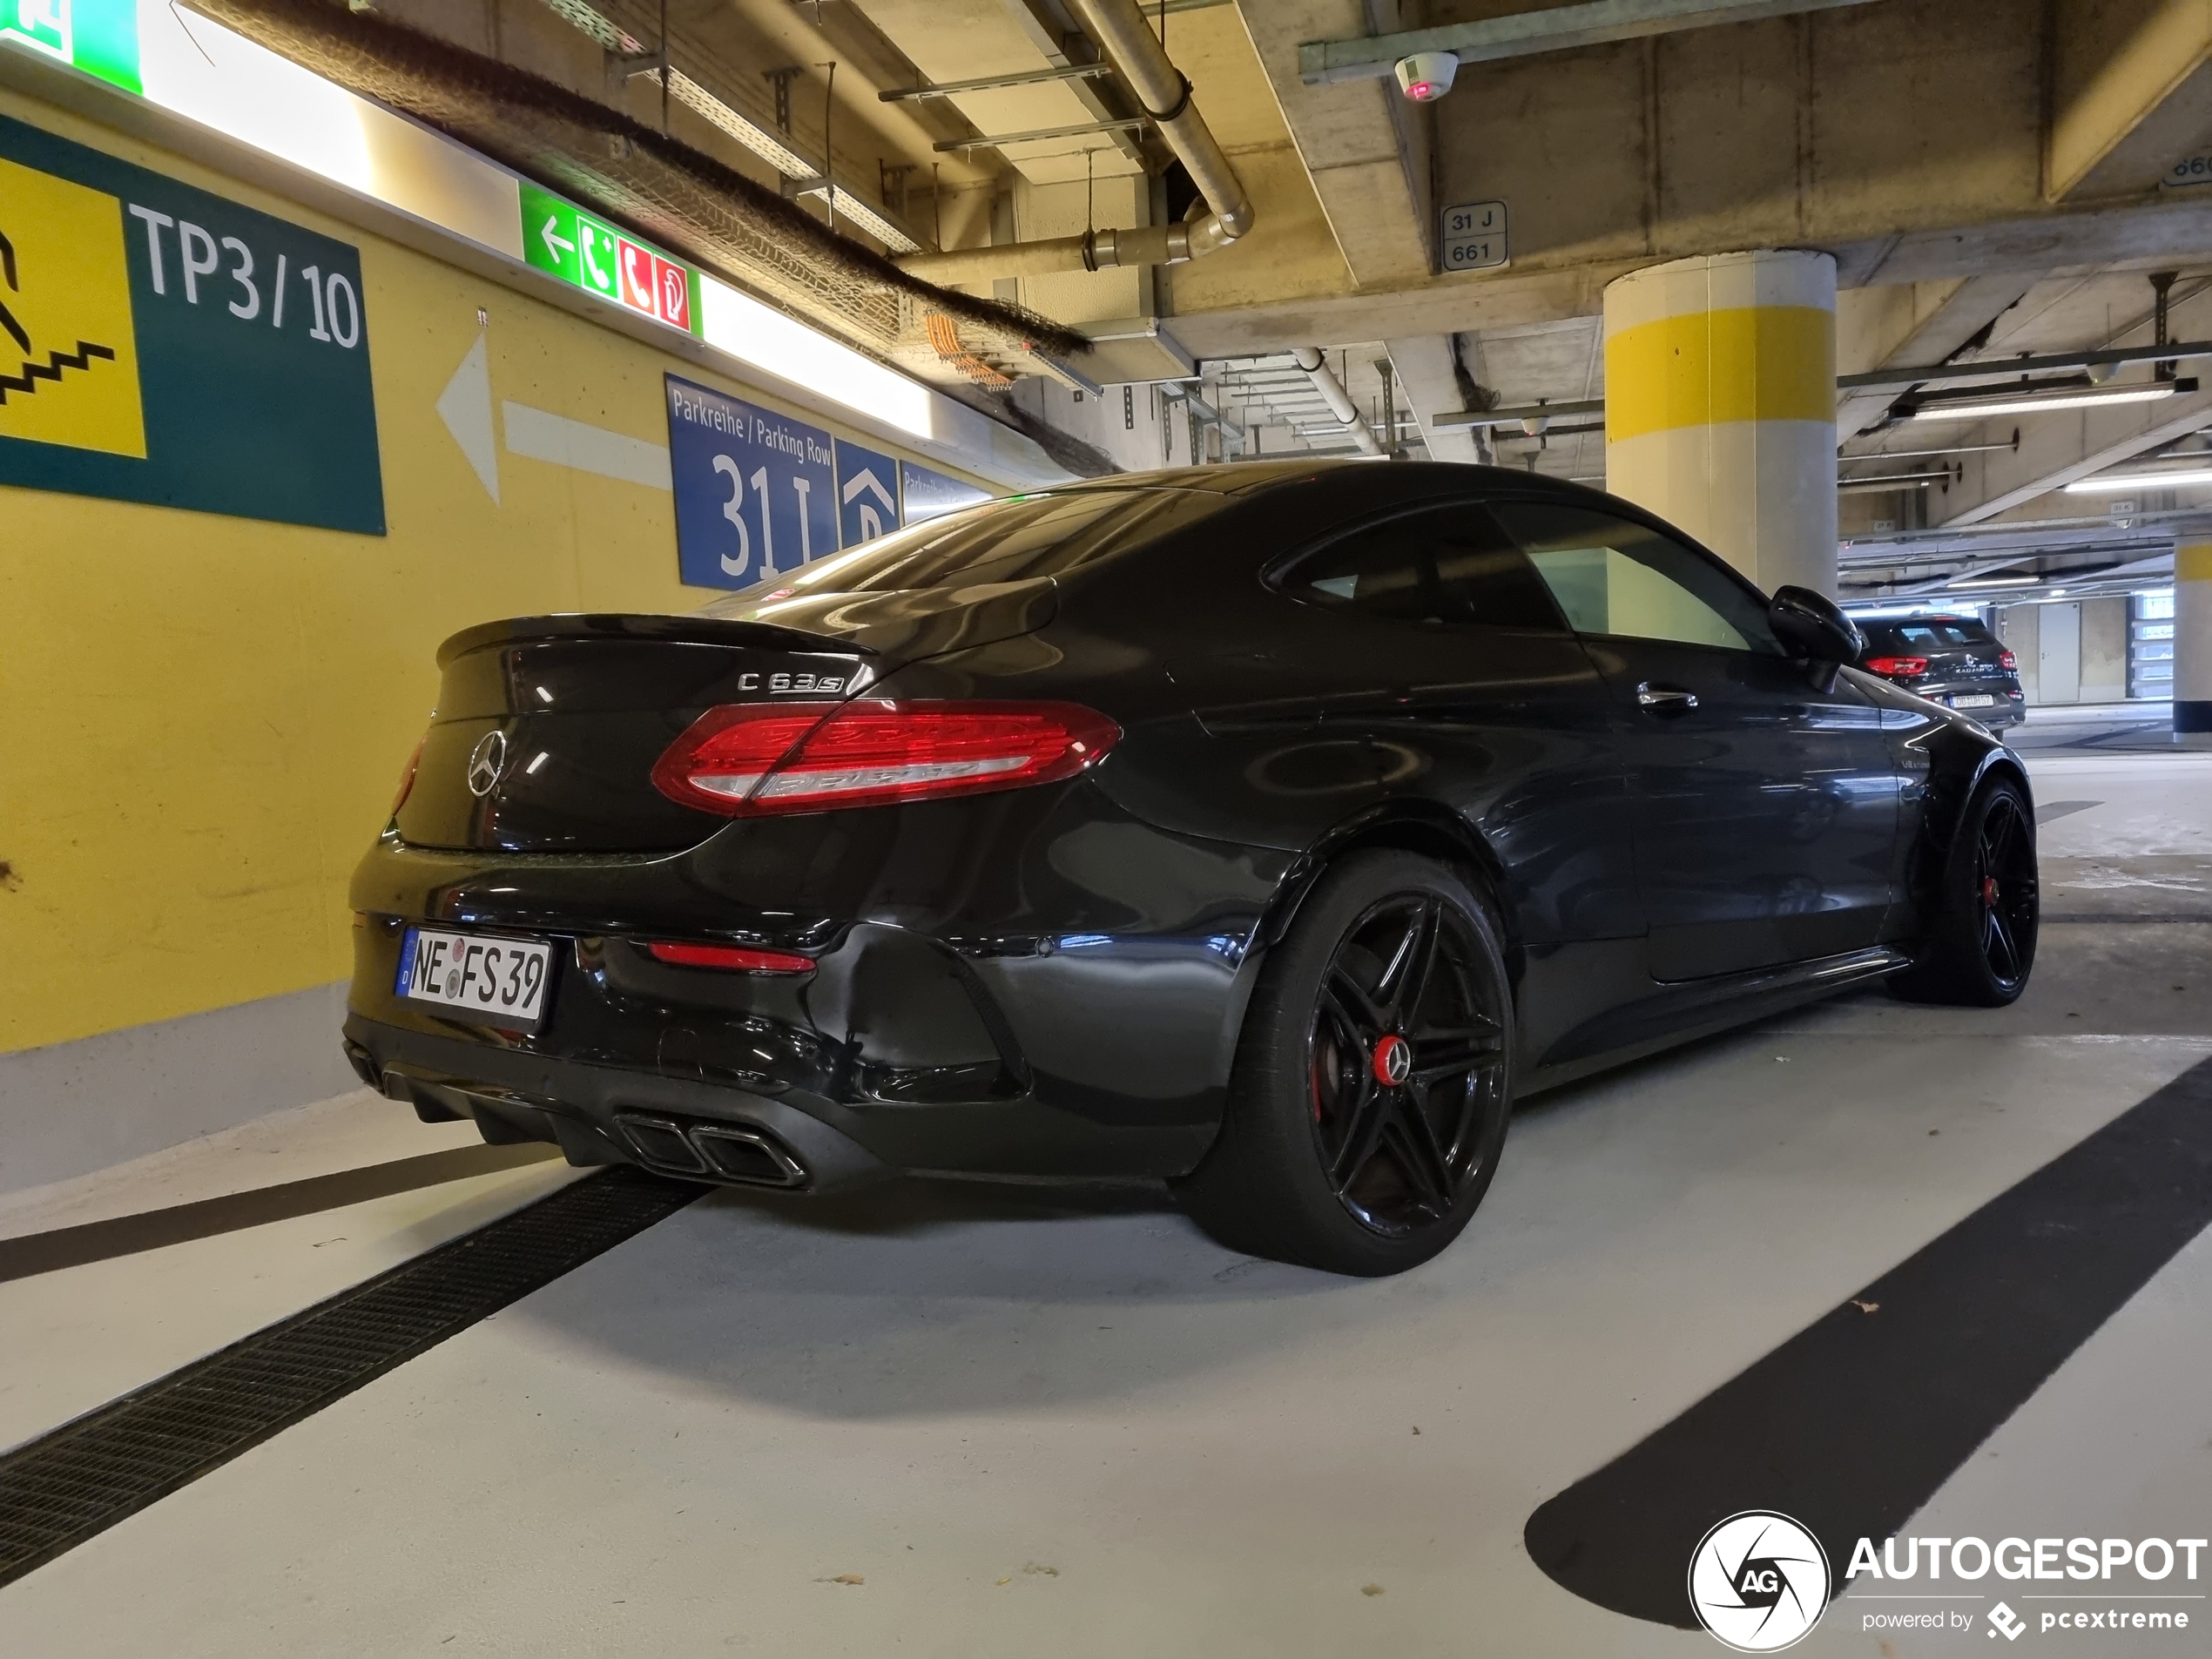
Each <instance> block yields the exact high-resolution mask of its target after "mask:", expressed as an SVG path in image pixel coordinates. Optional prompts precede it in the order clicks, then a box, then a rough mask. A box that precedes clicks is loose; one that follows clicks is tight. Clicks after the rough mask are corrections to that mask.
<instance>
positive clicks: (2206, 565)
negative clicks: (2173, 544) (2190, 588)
mask: <svg viewBox="0 0 2212 1659" xmlns="http://www.w3.org/2000/svg"><path fill="white" fill-rule="evenodd" d="M2174 579H2175V581H2176V582H2212V542H2197V543H2192V544H2191V545H2189V546H2188V547H2177V548H2175V550H2174Z"/></svg>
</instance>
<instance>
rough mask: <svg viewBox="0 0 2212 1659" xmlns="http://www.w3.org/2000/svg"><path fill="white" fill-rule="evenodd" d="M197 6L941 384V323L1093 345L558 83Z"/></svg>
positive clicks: (1019, 345)
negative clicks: (940, 280)
mask: <svg viewBox="0 0 2212 1659" xmlns="http://www.w3.org/2000/svg"><path fill="white" fill-rule="evenodd" d="M190 3H191V4H192V9H193V10H196V11H200V12H203V13H205V14H206V16H208V17H212V18H213V19H214V20H215V21H216V22H218V23H219V24H223V25H224V26H225V27H226V28H228V29H232V30H235V31H237V32H238V33H239V34H240V35H243V36H244V37H246V38H247V39H248V40H251V41H253V42H254V43H255V44H257V45H260V46H264V47H266V48H267V49H268V50H269V51H273V52H276V53H278V54H279V55H280V56H282V57H287V58H290V59H291V60H292V61H293V63H296V64H300V65H302V66H303V67H305V68H307V69H308V70H311V71H314V73H315V74H317V75H320V76H322V77H323V78H325V79H327V80H330V81H332V82H334V83H335V84H338V85H340V86H342V87H345V88H346V89H347V90H348V91H354V92H357V93H359V94H361V96H362V97H364V98H373V99H374V100H375V101H376V102H378V103H380V104H383V105H387V106H388V107H390V108H393V109H396V110H399V111H402V112H404V113H405V114H408V115H410V116H413V117H415V118H416V119H417V120H420V121H422V122H424V123H426V124H427V125H430V126H433V127H435V128H437V129H438V130H439V131H441V132H445V133H448V134H449V135H450V136H452V137H453V138H456V139H458V140H459V141H460V142H461V143H462V144H465V145H469V147H470V148H471V149H474V150H476V151H479V152H482V153H483V154H485V155H488V156H490V157H491V158H493V159H495V160H496V161H500V162H502V163H504V164H505V165H508V166H509V167H512V168H514V169H515V170H516V172H520V173H523V174H524V175H525V176H527V177H529V178H532V179H536V180H538V181H539V182H540V183H542V184H543V185H546V186H548V187H549V188H550V189H553V190H556V191H559V192H563V194H566V195H569V196H572V197H574V198H576V199H578V200H580V201H582V202H583V203H584V204H586V205H587V206H590V207H591V208H592V209H593V210H594V211H595V212H603V213H605V214H606V215H607V216H608V217H610V218H611V219H617V221H620V222H622V223H624V224H625V225H626V226H629V227H631V228H632V229H635V230H636V231H637V232H639V233H642V234H643V235H644V236H646V237H649V238H651V239H653V240H655V241H658V242H660V243H662V244H664V245H665V246H667V247H668V248H669V249H671V251H672V252H674V253H680V254H682V255H684V256H685V257H686V258H688V259H691V260H694V261H696V262H697V263H698V264H699V265H701V266H705V267H706V268H707V269H709V270H711V271H713V272H715V273H717V274H718V275H722V276H725V277H727V278H728V279H730V280H732V281H735V282H738V283H740V284H742V285H743V286H745V287H749V288H751V289H752V290H753V291H754V292H755V293H759V294H761V295H762V296H764V297H765V298H766V299H768V300H772V301H773V302H776V303H778V304H780V305H781V306H782V307H784V308H786V310H788V311H790V312H792V314H795V315H798V316H799V317H802V318H805V319H806V320H808V321H811V322H815V323H819V324H820V325H822V326H824V327H827V328H829V329H831V330H832V331H833V332H834V333H836V334H839V335H841V336H842V337H844V338H845V339H846V340H849V341H853V343H855V344H857V345H859V346H860V347H863V348H864V349H867V350H868V351H871V352H873V353H875V354H878V355H880V356H882V357H886V358H889V359H890V360H891V361H895V362H898V363H900V365H901V366H903V367H905V368H908V369H909V370H911V371H912V372H914V373H916V374H921V375H923V376H925V377H926V378H928V379H930V380H933V381H937V382H939V383H941V384H947V383H949V384H951V385H953V386H954V387H964V386H965V384H966V377H965V376H963V375H961V374H957V373H955V372H954V371H953V370H951V369H949V368H948V367H947V366H946V365H945V364H944V363H943V362H942V361H941V360H940V359H939V358H938V357H937V355H936V354H935V353H934V351H933V350H931V349H930V347H929V346H928V344H927V339H926V336H925V334H924V331H923V326H922V325H923V318H924V315H925V314H927V313H928V312H932V311H934V312H939V313H941V314H945V315H947V316H949V317H952V318H954V319H955V320H958V321H959V322H960V323H961V326H962V327H964V328H967V329H969V330H971V331H972V334H971V336H970V338H971V341H972V342H973V343H974V345H976V346H978V347H981V349H983V350H986V351H988V352H992V353H994V354H998V355H999V356H1000V357H1001V359H1002V360H1004V361H1015V362H1017V363H1018V362H1020V361H1022V360H1023V359H1024V357H1025V356H1026V355H1027V354H1028V353H1030V352H1032V351H1036V350H1042V351H1048V352H1051V353H1053V354H1060V355H1079V354H1082V353H1084V352H1087V351H1089V349H1090V342H1089V341H1088V340H1086V339H1085V338H1084V337H1083V336H1082V335H1081V334H1077V333H1076V332H1075V331H1074V330H1072V329H1069V328H1066V327H1061V326H1060V325H1058V324H1056V323H1053V322H1049V321H1048V320H1045V319H1044V318H1042V317H1037V316H1034V315H1032V314H1029V313H1027V312H1024V311H1022V309H1021V308H1020V307H1015V306H1008V305H1005V304H1002V303H1000V302H998V301H995V300H980V299H976V298H974V297H972V296H970V295H968V294H963V293H952V292H949V291H948V290H945V289H942V288H939V287H934V286H933V285H931V284H930V283H929V282H928V281H927V280H926V279H923V278H920V277H917V276H915V275H914V274H913V273H909V272H907V271H904V270H901V269H900V267H899V266H896V265H894V264H893V263H892V262H891V261H890V260H887V259H885V258H883V257H882V256H881V255H880V254H878V253H873V252H872V251H871V250H869V249H867V248H866V247H863V246H861V245H860V244H859V243H857V242H854V241H853V240H852V239H850V238H847V237H843V236H840V235H838V234H836V233H834V232H833V231H831V230H829V229H828V228H826V226H824V225H823V224H822V223H821V221H820V220H819V219H815V218H814V217H813V215H812V214H810V213H808V212H806V210H805V209H803V208H800V207H799V206H795V205H794V204H792V203H790V202H787V201H785V200H784V199H782V197H781V196H779V195H778V194H777V193H776V192H774V191H772V190H769V189H766V188H765V187H764V186H762V185H757V184H755V183H754V182H753V181H752V180H751V179H747V178H745V176H744V175H743V174H742V173H739V172H736V171H735V170H734V169H732V168H731V167H728V166H726V165H724V164H723V163H721V162H719V161H718V160H716V159H715V158H713V157H711V156H709V155H705V154H704V153H702V152H699V151H697V150H694V149H692V148H691V147H690V146H689V145H685V144H683V143H681V142H679V141H678V140H676V139H673V138H669V137H668V136H667V135H666V134H664V133H661V132H655V131H653V130H652V129H651V128H650V127H647V126H644V125H642V124H640V123H638V122H637V121H633V120H631V118H629V117H628V116H625V115H624V114H622V113H620V112H619V111H616V110H612V109H610V108H608V107H607V106H606V105H604V104H599V103H597V102H595V101H593V100H592V99H590V98H584V97H583V96H582V95H580V94H578V93H576V92H571V91H569V90H568V89H567V88H565V87H563V86H558V85H556V84H553V83H552V82H550V81H548V80H544V79H543V78H540V77H538V76H536V75H533V74H530V73H529V72H528V71H524V70H521V69H517V68H516V67H515V66H514V65H512V64H504V63H501V62H500V61H498V60H497V59H496V58H490V57H483V56H482V55H481V54H479V53H475V52H472V51H467V50H465V49H464V48H462V47H459V46H455V45H453V44H449V43H448V42H446V41H442V40H440V39H437V38H435V37H432V36H429V35H426V34H424V33H422V32H421V31H420V30H415V29H411V28H408V26H406V25H405V24H398V23H395V22H393V21H391V20H390V19H388V18H387V17H381V16H379V15H377V14H376V13H374V12H368V11H354V10H348V9H347V8H346V7H344V6H340V5H334V4H330V3H327V0H190Z"/></svg>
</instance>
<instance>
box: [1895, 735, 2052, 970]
mask: <svg viewBox="0 0 2212 1659" xmlns="http://www.w3.org/2000/svg"><path fill="white" fill-rule="evenodd" d="M1934 913H1935V914H1934V920H1933V921H1932V923H1931V925H1930V927H1929V928H1928V934H1927V938H1926V940H1925V942H1924V943H1923V945H1922V946H1921V949H1920V954H1919V959H1918V960H1917V961H1915V962H1914V963H1913V964H1912V967H1911V968H1907V969H1905V971H1904V972H1903V973H1900V974H1892V975H1891V976H1890V980H1889V988H1890V991H1891V993H1892V995H1896V996H1898V997H1901V998H1903V999H1905V1001H1913V1002H1940V1003H1948V1004H1950V1005H1952V1006H1954V1007H1959V1008H2003V1007H2004V1006H2005V1005H2006V1004H2007V1003H2009V1002H2012V1001H2016V1000H2018V998H2019V996H2020V993H2021V992H2022V991H2024V990H2026V989H2027V980H2028V975H2029V974H2030V973H2032V972H2033V969H2034V967H2035V935H2036V929H2037V923H2038V919H2039V916H2040V899H2039V896H2038V894H2037V887H2036V870H2035V814H2034V813H2033V809H2032V808H2031V807H2030V806H2029V805H2028V799H2027V791H2026V790H2024V789H2022V788H2021V787H2020V784H2019V783H2018V782H2017V781H2015V780H2014V779H2012V778H2009V777H2006V776H2003V775H2001V774H2000V776H1998V777H1994V778H1992V779H1988V780H1987V781H1986V782H1985V783H1984V784H1983V785H1982V786H1981V787H1980V788H1979V789H1978V790H1976V791H1975V792H1974V795H1973V799H1972V800H1970V801H1968V802H1967V803H1966V814H1965V816H1964V817H1963V818H1962V819H1960V821H1959V833H1958V836H1957V838H1956V839H1955V840H1953V841H1952V846H1951V852H1950V854H1949V856H1948V857H1947V858H1946V860H1945V861H1944V869H1943V875H1942V878H1941V880H1940V883H1939V887H1938V891H1937V893H1936V895H1935V904H1934Z"/></svg>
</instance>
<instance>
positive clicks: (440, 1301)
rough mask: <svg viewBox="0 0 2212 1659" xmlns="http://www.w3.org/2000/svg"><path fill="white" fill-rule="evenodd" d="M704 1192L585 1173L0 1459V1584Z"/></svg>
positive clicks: (632, 1173)
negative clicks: (411, 1259)
mask: <svg viewBox="0 0 2212 1659" xmlns="http://www.w3.org/2000/svg"><path fill="white" fill-rule="evenodd" d="M707 1190H708V1189H707V1188H705V1187H703V1186H695V1185H693V1184H690V1183H688V1182H678V1181H664V1180H661V1179H659V1178H658V1177H654V1176H650V1175H647V1174H645V1173H644V1171H642V1170H632V1169H628V1168H618V1169H613V1170H606V1171H604V1173H602V1174H598V1175H595V1176H589V1177H585V1178H584V1179H583V1180H581V1181H577V1182H573V1183H571V1184H570V1185H568V1186H565V1187H563V1188H562V1189H561V1190H559V1191H558V1192H556V1193H553V1194H552V1195H551V1196H550V1197H544V1198H541V1199H539V1200H538V1201H537V1202H536V1204H530V1205H529V1206H528V1207H527V1208H524V1209H522V1210H518V1211H516V1212H515V1213H514V1214H513V1215H510V1216H508V1217H504V1218H502V1219H501V1220H499V1221H496V1222H494V1223H492V1224H490V1225H489V1226H488V1227H484V1228H482V1229H479V1230H478V1231H475V1232H473V1233H469V1234H468V1235H467V1236H465V1237H463V1238H456V1239H454V1240H453V1241H452V1242H451V1243H449V1244H442V1245H440V1246H439V1247H438V1248H437V1249H435V1250H433V1251H429V1252H428V1254H426V1255H422V1256H419V1257H417V1258H415V1260H413V1261H411V1262H408V1263H405V1264H401V1266H398V1267H395V1268H393V1269H392V1270H391V1271H388V1272H386V1273H382V1274H380V1275H379V1276H378V1277H376V1278H372V1279H370V1280H368V1281H367V1282H366V1283H365V1284H361V1285H355V1286H354V1288H353V1289H351V1290H349V1291H341V1292H340V1293H339V1294H338V1295H336V1296H334V1297H332V1298H330V1299H329V1300H328V1301H326V1302H320V1303H318V1304H316V1305H314V1307H311V1308H308V1309H307V1310H305V1311H304V1312H299V1313H295V1314H293V1316H292V1317H291V1318H288V1319H284V1320H280V1322H279V1323H277V1324H275V1325H269V1326H267V1327H266V1329H264V1330H260V1331H257V1332H254V1333H253V1335H252V1336H249V1337H246V1338H245V1339H242V1340H240V1341H238V1342H234V1343H233V1344H232V1345H230V1346H229V1347H227V1348H224V1349H221V1350H219V1352H215V1353H212V1354H210V1355H208V1356H207V1358H206V1359H199V1360H195V1361H194V1362H193V1363H192V1364H191V1365H189V1366H185V1367H183V1368H182V1369H181V1370H178V1371H173V1372H170V1373H169V1375H167V1376H166V1377H163V1378H160V1379H158V1380H156V1381H154V1382H151V1383H148V1384H147V1385H146V1386H145V1387H143V1388H140V1389H138V1390H136V1391H135V1392H133V1393H128V1394H125V1395H124V1396H123V1397H122V1398H121V1399H116V1400H112V1401H111V1402H110V1403H109V1404H107V1405H105V1406H101V1407H100V1408H99V1409H98V1410H97V1411H93V1412H90V1413H86V1414H85V1415H84V1416H83V1417H80V1418H78V1419H77V1420H75V1421H74V1422H71V1423H66V1424H64V1425H63V1426H61V1427H60V1428H57V1429H56V1430H54V1431H53V1432H52V1433H49V1434H44V1435H41V1436H40V1437H39V1438H38V1439H37V1440H30V1441H28V1442H26V1443H25V1444H24V1445H23V1446H20V1447H17V1448H16V1450H14V1451H13V1452H10V1453H8V1454H7V1455H6V1456H5V1457H4V1458H0V1584H5V1583H8V1582H10V1581H12V1580H14V1579H17V1578H20V1577H22V1576H23V1575H24V1574H25V1573H28V1572H30V1570H31V1569H32V1568H36V1567H38V1566H41V1565H43V1564H44V1563H45V1562H47V1561H51V1560H53V1559H54V1557H56V1556H57V1555H59V1554H63V1553H64V1551H66V1550H70V1549H73V1548H76V1547H77V1546H78V1544H81V1543H83V1542H84V1541H85V1540H86V1539H88V1538H91V1536H93V1535H94V1534H97V1533H99V1532H102V1531H105V1529H106V1528H107V1527H112V1526H113V1525H115V1523H116V1522H117V1521H121V1520H123V1519H125V1517H126V1516H129V1515H132V1514H136V1513H137V1512H138V1510H140V1509H143V1508H145V1507H146V1506H147V1505H148V1504H150V1503H152V1502H154V1501H156V1500H158V1499H160V1498H164V1497H166V1496H167V1495H168V1494H170V1493H172V1492H174V1491H176V1490H177V1489H178V1488H179V1487H184V1486H186V1485H189V1484H190V1483H191V1482H192V1481H193V1480H198V1479H199V1477H200V1476H201V1475H203V1474H207V1473H208V1472H209V1471H210V1470H212V1469H215V1468H218V1467H220V1466H222V1465H223V1464H225V1463H227V1462H228V1461H229V1460H231V1459H233V1458H234V1457H236V1456H238V1454H239V1453H241V1452H244V1451H246V1450H248V1449H249V1448H251V1447H255V1446H258V1445H260V1443H261V1442H262V1441H263V1440H267V1439H268V1438H269V1437H270V1436H271V1435H273V1434H275V1433H279V1432H280V1430H283V1429H286V1428H288V1427H290V1426H292V1425H293V1424H294V1423H297V1422H299V1421H300V1420H302V1419H303V1418H307V1417H310V1416H312V1415H314V1413H316V1412H319V1411H320V1410H321V1409H322V1408H323V1407H324V1406H328V1405H330V1404H331V1403H332V1402H333V1401H334V1400H337V1399H342V1398H343V1397H344V1396H346V1395H347V1394H349V1393H352V1392H353V1391H354V1389H356V1388H359V1387H361V1386H362V1385H363V1384H365V1383H368V1382H369V1381H372V1380H373V1379H375V1378H377V1377H380V1376H381V1375H382V1374H383V1373H384V1372H388V1371H389V1370H391V1369H392V1367H394V1366H397V1365H400V1364H401V1363H403V1362H404V1361H406V1360H408V1359H413V1358H414V1357H415V1355H417V1354H419V1353H421V1352H423V1351H424V1350H426V1349H428V1348H431V1347H435V1345H437V1344H439V1343H441V1342H442V1341H444V1340H445V1339H447V1338H448V1337H450V1336H453V1335H455V1333H457V1332H462V1331H464V1330H466V1329H468V1327H469V1326H470V1325H474V1324H475V1323H476V1322H477V1321H478V1320H480V1319H482V1318H486V1317H488V1316H489V1315H490V1314H493V1313H496V1312H498V1311H499V1310H500V1309H502V1308H503V1307H505V1306H507V1305H509V1304H510V1303H512V1302H515V1301H517V1300H519V1299H520V1298H523V1297H525V1296H527V1295H529V1293H530V1292H531V1291H535V1290H537V1289H539V1288H540V1287H542V1286H543V1285H549V1284H550V1283H551V1282H552V1281H553V1280H555V1279H556V1278H560V1277H561V1276H562V1275H563V1273H566V1272H569V1271H570V1270H572V1269H574V1268H577V1267H580V1266H582V1265H583V1264H584V1263H585V1262H588V1261H590V1259H591V1258H593V1257H594V1256H597V1255H599V1254H600V1253H601V1252H602V1251H608V1250H611V1249H612V1248H614V1246H615V1245H617V1244H621V1243H622V1242H623V1241H624V1239H626V1238H631V1237H633V1236H635V1235H636V1234H637V1233H640V1232H643V1231H644V1230H645V1229H646V1228H648V1227H650V1226H651V1225H652V1224H654V1223H656V1222H658V1221H662V1220H664V1219H666V1218H667V1217H669V1216H671V1215H673V1214H674V1213H675V1212H676V1211H678V1210H680V1209H682V1208H683V1207H684V1206H685V1204H689V1203H691V1200H692V1199H694V1198H696V1197H699V1196H701V1195H702V1194H703V1193H705V1191H707Z"/></svg>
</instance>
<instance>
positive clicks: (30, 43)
mask: <svg viewBox="0 0 2212 1659" xmlns="http://www.w3.org/2000/svg"><path fill="white" fill-rule="evenodd" d="M0 42H5V43H6V44H10V45H13V46H21V47H24V48H27V49H28V50H30V51H35V52H43V53H44V55H45V56H47V57H54V58H58V59H60V60H61V61H62V62H63V63H64V64H70V65H71V66H72V67H73V68H77V69H81V70H83V71H84V72H85V73H86V74H88V75H97V76H98V77H99V78H101V79H102V80H104V81H112V82H113V83H114V84H116V85H118V86H119V87H121V88H122V89H123V90H124V91H126V92H143V91H145V88H144V87H143V86H141V85H140V84H139V83H138V0H0Z"/></svg>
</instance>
